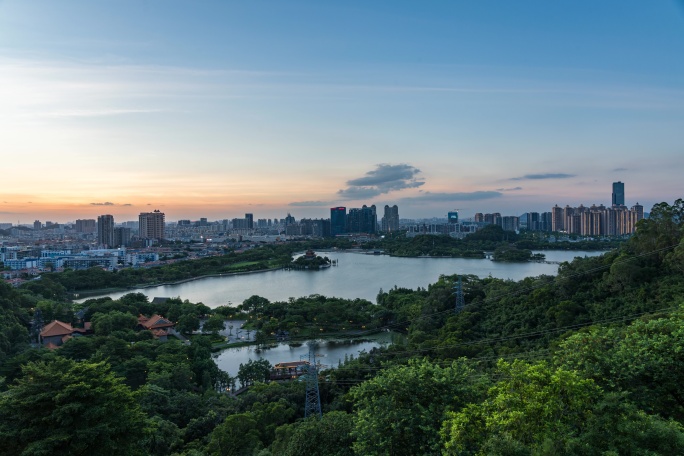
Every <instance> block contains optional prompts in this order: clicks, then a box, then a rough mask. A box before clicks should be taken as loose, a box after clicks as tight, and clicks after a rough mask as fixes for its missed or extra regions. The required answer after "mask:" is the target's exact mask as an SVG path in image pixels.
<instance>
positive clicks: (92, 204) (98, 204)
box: [89, 201, 133, 206]
mask: <svg viewBox="0 0 684 456" xmlns="http://www.w3.org/2000/svg"><path fill="white" fill-rule="evenodd" d="M89 204H90V205H91V206H133V205H132V204H131V203H124V204H117V203H112V202H111V201H105V202H103V203H89Z"/></svg>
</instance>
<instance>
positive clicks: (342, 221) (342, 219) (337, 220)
mask: <svg viewBox="0 0 684 456" xmlns="http://www.w3.org/2000/svg"><path fill="white" fill-rule="evenodd" d="M346 232H347V208H346V207H331V208H330V233H331V234H332V235H333V236H336V235H338V234H344V233H346Z"/></svg>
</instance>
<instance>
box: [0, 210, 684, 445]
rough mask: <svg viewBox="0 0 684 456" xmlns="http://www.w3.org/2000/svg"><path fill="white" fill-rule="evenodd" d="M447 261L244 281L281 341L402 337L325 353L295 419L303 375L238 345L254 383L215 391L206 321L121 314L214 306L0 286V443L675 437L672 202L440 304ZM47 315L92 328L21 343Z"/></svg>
mask: <svg viewBox="0 0 684 456" xmlns="http://www.w3.org/2000/svg"><path fill="white" fill-rule="evenodd" d="M458 279H459V278H458V277H456V276H442V277H440V279H439V280H438V281H437V282H436V283H434V284H432V285H430V286H429V287H428V288H427V289H418V290H411V289H405V288H399V287H396V288H393V289H391V290H387V291H382V290H381V291H380V292H379V294H378V298H377V303H376V304H372V303H370V302H367V301H363V300H353V301H349V300H338V299H334V298H325V297H321V296H310V297H302V298H298V299H292V300H290V301H289V302H287V303H271V302H269V301H267V300H265V299H263V298H259V297H252V298H250V299H248V300H246V301H245V302H244V303H243V304H242V305H241V306H240V308H239V309H234V308H233V309H232V311H233V312H235V311H236V310H237V311H239V312H242V313H243V316H246V317H247V318H248V319H249V317H252V318H251V319H252V320H253V322H252V324H253V325H254V327H255V328H256V327H257V326H258V327H259V332H260V333H261V334H262V335H263V336H262V337H266V338H268V337H271V332H276V333H277V332H278V331H288V332H291V333H295V328H299V333H295V334H291V337H290V340H291V342H296V341H300V342H301V341H304V340H305V339H307V338H309V337H311V334H312V333H311V332H309V331H312V330H315V329H316V328H318V329H319V330H320V328H321V327H323V329H324V330H327V329H328V327H329V328H330V329H335V330H337V331H342V332H349V334H359V333H364V332H368V333H371V332H373V331H386V330H393V331H400V332H402V333H404V334H405V335H406V343H405V344H396V345H392V346H389V347H388V348H384V349H375V350H373V351H372V352H370V353H365V354H362V355H361V356H359V357H357V358H356V359H354V360H353V361H349V362H347V363H345V364H343V365H342V366H340V367H339V368H337V369H329V370H325V371H322V372H321V373H320V374H319V388H320V398H321V403H322V409H323V415H322V418H321V419H316V418H310V419H304V397H305V387H306V385H305V382H288V383H275V382H272V383H268V382H266V381H265V380H266V376H265V373H264V368H263V367H265V366H258V365H256V366H255V365H254V363H252V365H250V366H247V367H245V369H243V376H244V378H243V379H241V380H244V383H245V384H251V383H253V385H252V386H251V387H250V388H249V389H248V390H247V391H246V392H245V393H243V394H241V395H240V396H238V397H232V396H231V395H229V394H226V391H227V389H233V386H234V383H235V379H232V378H230V377H229V376H228V375H227V374H225V373H223V372H221V371H220V370H219V369H218V368H217V367H216V364H215V363H214V361H213V360H212V358H211V343H210V342H209V338H203V337H201V336H200V337H193V338H192V343H191V344H189V345H188V344H186V343H183V342H182V341H180V340H169V341H168V342H160V341H159V340H155V339H153V338H152V335H151V333H150V332H149V331H137V330H135V329H132V327H131V325H133V321H132V320H131V318H134V319H135V317H137V316H138V315H139V314H140V313H143V314H146V315H149V314H150V313H152V312H156V313H163V314H164V315H165V316H166V317H167V318H168V319H171V320H173V321H177V322H178V323H179V324H180V322H181V321H186V322H187V324H186V325H185V326H184V328H181V329H179V330H180V331H181V332H183V331H185V332H191V331H193V329H192V328H194V327H195V323H196V320H197V319H199V318H204V317H209V316H210V315H211V314H214V315H217V314H218V315H224V314H225V313H226V312H230V311H231V310H230V309H228V308H221V309H209V308H207V307H206V306H203V305H201V304H193V303H189V302H187V301H181V300H179V299H174V300H167V301H166V302H164V303H151V302H148V301H147V299H146V298H145V297H144V296H143V295H140V294H132V295H127V296H124V297H123V298H121V299H119V300H111V299H109V298H101V299H97V300H90V301H88V302H87V303H84V304H83V305H82V306H80V305H79V306H80V307H81V308H80V309H79V308H76V307H74V306H75V305H74V304H71V303H69V302H67V301H65V300H63V299H62V298H61V297H60V296H59V295H58V293H56V294H55V295H50V293H49V288H48V287H45V288H43V289H38V290H32V289H30V288H25V289H13V288H11V287H9V286H7V285H4V284H0V331H1V332H0V377H2V378H3V381H1V382H0V390H1V392H0V445H1V446H2V448H3V453H4V454H8V455H19V454H50V453H56V454H75V453H79V454H89V453H93V454H152V455H167V454H175V455H186V456H196V455H200V454H209V455H240V454H248V455H257V456H269V455H295V454H296V455H300V454H304V453H308V454H314V455H345V456H346V455H373V454H375V455H440V454H441V455H471V454H498V455H504V454H507V455H509V454H516V455H533V454H554V455H556V454H559V455H593V454H596V455H605V454H652V455H658V454H660V455H671V454H683V453H684V426H683V424H684V398H683V397H682V394H681V392H680V391H679V390H680V387H679V386H680V385H681V384H682V382H684V201H682V200H678V201H676V202H675V203H674V204H673V205H668V204H664V203H663V204H659V205H656V206H655V207H654V208H653V209H652V211H651V217H650V218H649V219H648V220H643V221H641V222H640V223H639V229H638V231H637V234H636V235H635V236H633V237H632V238H631V239H630V240H629V241H627V242H625V243H624V244H623V245H621V246H620V248H619V249H617V250H614V251H610V252H608V253H606V254H604V255H602V256H599V257H590V258H577V259H575V260H574V261H573V262H572V263H564V264H562V265H561V267H560V269H559V272H558V275H557V276H554V277H552V276H541V277H530V278H526V279H524V280H522V281H519V282H513V281H506V280H500V279H494V278H489V277H487V278H478V277H474V276H467V275H466V276H463V277H461V282H462V284H463V291H464V295H465V307H464V308H463V309H459V311H458V312H457V311H456V309H455V296H454V286H455V284H456V283H457V282H458ZM54 283H59V282H58V281H54ZM56 291H58V290H56ZM39 310H40V312H39ZM74 310H81V311H82V312H81V313H78V314H74V313H73V311H74ZM226 315H227V314H226ZM57 316H59V318H65V319H68V318H71V320H70V322H71V323H73V324H74V325H77V324H79V321H80V320H81V319H82V318H83V319H86V320H87V319H89V320H90V321H92V322H93V326H94V334H93V335H90V336H82V337H73V338H71V339H69V340H66V341H65V343H64V344H63V346H62V347H61V348H59V349H57V350H47V349H45V348H32V347H31V346H30V342H31V338H33V337H35V335H36V334H37V331H36V324H35V322H36V321H37V320H43V321H48V319H49V317H57ZM254 320H255V321H256V323H255V322H254ZM349 320H351V321H349ZM32 322H34V324H32ZM344 322H346V323H344ZM323 324H325V325H326V326H322V325H323ZM340 324H349V326H339V327H338V326H336V325H340ZM363 326H366V328H364V327H363ZM252 371H253V372H252ZM48 424H49V425H48ZM83 436H87V438H84V437H83Z"/></svg>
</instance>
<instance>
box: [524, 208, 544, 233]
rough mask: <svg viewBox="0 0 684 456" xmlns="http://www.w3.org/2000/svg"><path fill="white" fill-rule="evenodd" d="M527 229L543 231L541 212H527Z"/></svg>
mask: <svg viewBox="0 0 684 456" xmlns="http://www.w3.org/2000/svg"><path fill="white" fill-rule="evenodd" d="M527 229H528V231H541V220H540V217H539V212H528V213H527Z"/></svg>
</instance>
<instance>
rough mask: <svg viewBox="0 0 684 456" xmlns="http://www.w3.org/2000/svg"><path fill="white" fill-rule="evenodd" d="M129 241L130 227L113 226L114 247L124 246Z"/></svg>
mask: <svg viewBox="0 0 684 456" xmlns="http://www.w3.org/2000/svg"><path fill="white" fill-rule="evenodd" d="M130 243H131V229H130V228H126V227H123V226H117V227H115V228H114V247H126V246H128V245H129V244H130Z"/></svg>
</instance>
